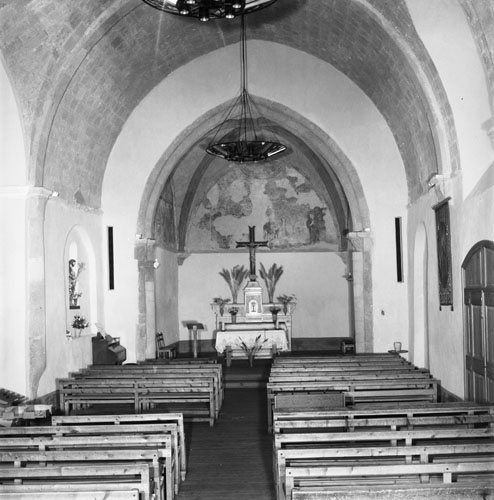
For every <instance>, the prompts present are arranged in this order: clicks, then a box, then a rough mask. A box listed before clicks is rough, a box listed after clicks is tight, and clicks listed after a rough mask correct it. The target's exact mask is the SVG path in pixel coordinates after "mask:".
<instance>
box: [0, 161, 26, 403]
mask: <svg viewBox="0 0 494 500" xmlns="http://www.w3.org/2000/svg"><path fill="white" fill-rule="evenodd" d="M1 170H3V169H1ZM27 191H28V190H27V188H4V187H0V227H1V228H2V242H1V244H0V387H4V388H6V389H8V390H11V391H15V392H18V393H20V394H28V387H27V379H26V375H27V371H26V362H27V359H28V356H27V351H26V342H27V338H26V315H25V314H24V311H26V308H27V303H26V258H27V257H26V196H27Z"/></svg>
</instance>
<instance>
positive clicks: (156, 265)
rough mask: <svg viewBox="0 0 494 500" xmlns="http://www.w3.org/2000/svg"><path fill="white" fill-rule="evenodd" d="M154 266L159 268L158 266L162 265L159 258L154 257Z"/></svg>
mask: <svg viewBox="0 0 494 500" xmlns="http://www.w3.org/2000/svg"><path fill="white" fill-rule="evenodd" d="M153 267H154V268H155V269H158V267H160V263H159V260H158V259H154V262H153Z"/></svg>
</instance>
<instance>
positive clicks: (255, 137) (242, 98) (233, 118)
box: [206, 16, 286, 163]
mask: <svg viewBox="0 0 494 500" xmlns="http://www.w3.org/2000/svg"><path fill="white" fill-rule="evenodd" d="M240 32H241V38H240V80H241V89H240V95H239V97H238V98H237V99H236V100H235V102H234V103H233V105H232V107H231V108H229V110H228V112H227V114H226V117H225V118H224V119H223V121H222V122H221V123H220V124H219V125H218V126H217V127H215V128H214V129H213V139H212V140H211V142H210V144H209V145H208V147H207V148H206V151H207V152H208V153H209V154H211V155H213V156H218V157H220V158H223V159H225V160H228V161H233V162H238V163H245V162H255V161H264V160H267V159H269V158H272V157H273V156H275V155H277V154H279V153H282V152H283V151H285V150H286V146H285V145H283V144H281V143H280V142H279V141H278V139H277V137H276V134H275V133H274V131H273V130H272V127H271V126H270V125H269V123H268V121H267V120H266V119H265V118H264V116H263V115H262V114H261V112H260V110H259V108H258V107H257V105H256V103H255V101H254V99H253V98H252V97H251V95H250V94H249V92H248V91H247V40H246V35H245V19H244V16H242V17H241V30H240ZM232 125H233V128H232ZM256 126H257V128H256ZM217 138H220V140H219V141H218V139H217Z"/></svg>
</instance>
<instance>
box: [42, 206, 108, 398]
mask: <svg viewBox="0 0 494 500" xmlns="http://www.w3.org/2000/svg"><path fill="white" fill-rule="evenodd" d="M100 237H101V214H100V213H99V212H98V211H88V210H84V209H82V208H78V207H75V206H72V205H69V204H68V203H66V202H65V201H64V200H62V199H60V198H50V199H49V200H48V203H47V206H46V219H45V250H46V252H45V256H46V257H45V266H46V276H45V290H46V352H47V369H46V371H45V372H44V373H43V376H42V378H41V382H40V386H39V394H40V395H43V394H47V393H50V392H52V391H54V390H55V388H56V387H55V380H56V378H57V377H65V376H67V375H68V373H69V372H71V371H77V370H79V369H81V368H85V367H86V366H87V365H88V364H91V363H92V344H91V336H92V335H94V334H95V333H96V331H97V327H96V326H95V323H98V324H103V325H104V315H103V303H102V291H101V286H102V279H101V277H102V261H103V259H104V257H103V255H102V254H101V250H100V249H101V245H100ZM71 243H75V244H76V245H77V248H78V258H79V260H80V261H82V262H84V263H85V266H86V268H85V270H84V271H83V272H82V273H81V287H82V288H81V291H82V292H83V295H82V297H81V300H80V303H81V308H80V309H79V310H77V309H69V308H68V296H67V285H68V279H67V276H68V257H69V253H68V248H69V247H70V245H71ZM75 314H80V315H82V316H84V317H85V318H86V319H87V320H88V321H89V322H90V327H88V328H87V329H85V330H84V331H83V334H82V336H81V337H80V338H75V339H72V340H70V341H69V340H67V338H66V330H69V331H73V328H72V327H71V324H72V321H73V319H74V315H75Z"/></svg>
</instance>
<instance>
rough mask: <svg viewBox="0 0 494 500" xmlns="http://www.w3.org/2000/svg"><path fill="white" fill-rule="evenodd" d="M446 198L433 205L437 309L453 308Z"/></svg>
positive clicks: (449, 234)
mask: <svg viewBox="0 0 494 500" xmlns="http://www.w3.org/2000/svg"><path fill="white" fill-rule="evenodd" d="M450 199H451V198H446V199H445V200H443V201H441V202H440V203H438V204H437V205H435V206H434V207H432V208H433V209H434V211H435V213H436V243H437V271H438V283H439V309H442V306H451V310H453V270H452V264H451V221H450V216H449V200H450Z"/></svg>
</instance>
